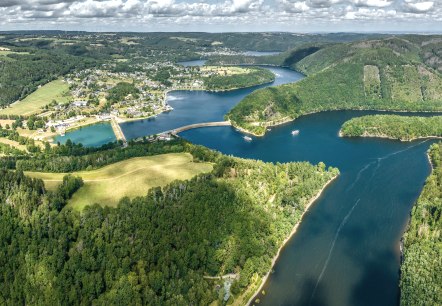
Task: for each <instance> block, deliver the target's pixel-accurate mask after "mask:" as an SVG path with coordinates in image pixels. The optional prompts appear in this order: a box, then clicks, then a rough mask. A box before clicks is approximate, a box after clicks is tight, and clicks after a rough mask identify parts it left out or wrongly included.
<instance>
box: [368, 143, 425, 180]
mask: <svg viewBox="0 0 442 306" xmlns="http://www.w3.org/2000/svg"><path fill="white" fill-rule="evenodd" d="M427 141H429V139H427V140H424V141H421V142H419V143H417V144H415V145H413V146H410V147H408V148H406V149H403V150H399V151H396V152H393V153H390V154H387V155H385V156H383V157H379V158H377V165H376V168H375V169H374V170H373V173H372V175H371V178H370V181H371V180H372V179H373V177H374V176H375V174H376V172H377V171H378V169H379V167H380V166H381V162H382V161H383V160H385V159H387V158H390V157H392V156H394V155H397V154H400V153H403V152H405V151H408V150H411V149H413V148H415V147H417V146H420V145H421V144H423V143H425V142H427Z"/></svg>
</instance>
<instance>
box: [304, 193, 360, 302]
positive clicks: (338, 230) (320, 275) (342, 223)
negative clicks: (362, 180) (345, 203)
mask: <svg viewBox="0 0 442 306" xmlns="http://www.w3.org/2000/svg"><path fill="white" fill-rule="evenodd" d="M360 200H361V199H358V200H357V201H356V202H355V204H353V206H352V208H351V209H350V211H349V212H348V213H347V215H345V217H344V219H343V220H342V222H341V224H339V227H338V229H337V230H336V234H335V237H334V238H333V241H332V243H331V247H330V250H329V251H328V255H327V259H326V260H325V263H324V266H323V267H322V270H321V274H319V277H318V280H317V281H316V285H315V288H313V292H312V295H311V297H310V301H309V305H310V304H311V302H312V299H313V297H314V296H315V293H316V289H317V288H318V285H319V283H320V282H321V280H322V277H323V276H324V273H325V270H327V266H328V263H329V261H330V258H331V255H332V253H333V249H334V248H335V244H336V241H337V240H338V237H339V234H340V233H341V229H342V228H343V227H344V225H345V223H347V220H348V218H350V216H351V214H352V212H353V210H354V209H355V208H356V206H357V205H358V204H359V201H360Z"/></svg>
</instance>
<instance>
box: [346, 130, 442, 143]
mask: <svg viewBox="0 0 442 306" xmlns="http://www.w3.org/2000/svg"><path fill="white" fill-rule="evenodd" d="M338 135H339V137H343V138H344V137H348V138H356V137H364V138H382V139H390V140H399V141H401V142H411V141H414V140H421V139H442V136H434V135H430V136H419V137H413V138H407V139H405V138H397V137H392V136H388V135H383V134H370V133H364V134H362V135H360V136H350V135H344V133H342V131H341V130H340V131H339V133H338Z"/></svg>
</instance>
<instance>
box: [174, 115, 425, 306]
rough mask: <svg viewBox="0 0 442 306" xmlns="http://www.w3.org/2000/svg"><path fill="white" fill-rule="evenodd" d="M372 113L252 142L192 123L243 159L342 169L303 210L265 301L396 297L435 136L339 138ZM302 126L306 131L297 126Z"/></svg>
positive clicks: (192, 136)
mask: <svg viewBox="0 0 442 306" xmlns="http://www.w3.org/2000/svg"><path fill="white" fill-rule="evenodd" d="M372 113H374V112H356V111H339V112H324V113H319V114H313V115H308V116H304V117H301V118H299V119H297V120H296V121H295V122H293V123H290V124H286V125H284V126H280V127H276V128H273V129H272V130H271V131H270V132H269V133H268V134H267V135H266V136H265V137H262V138H253V140H252V141H251V142H246V141H244V139H243V135H242V134H241V133H239V132H237V131H236V130H235V129H234V128H231V127H210V128H204V129H195V130H189V131H185V132H183V133H181V134H180V136H182V137H184V138H185V139H187V140H189V141H191V142H193V143H197V144H201V145H204V146H207V147H209V148H212V149H215V150H218V151H220V152H222V153H225V154H232V155H235V156H239V157H244V158H253V159H261V160H264V161H269V162H289V161H309V162H311V163H314V164H316V163H318V162H320V161H323V162H325V163H326V164H327V165H328V166H334V167H338V168H339V169H340V171H341V175H340V176H339V178H338V179H337V180H335V181H334V182H333V183H332V184H331V185H330V186H329V187H328V188H327V189H326V191H325V192H324V193H323V195H322V196H321V198H320V199H319V200H318V201H316V203H315V204H314V205H313V206H312V207H311V208H310V209H309V211H308V212H307V213H306V215H305V216H304V218H303V220H302V222H301V224H300V226H299V228H298V230H297V233H296V234H295V235H294V236H293V237H292V239H290V240H289V242H288V243H287V245H286V247H285V248H284V249H283V251H282V252H281V254H280V257H279V259H278V261H277V263H276V265H275V267H274V272H273V273H272V274H271V276H270V277H269V279H268V281H267V283H266V285H265V287H264V290H265V292H266V294H265V295H262V294H259V295H258V298H259V299H260V300H261V302H260V304H259V305H317V306H319V305H322V306H324V305H327V306H328V305H330V306H346V305H348V306H359V305H360V306H373V305H379V306H381V305H385V306H387V305H388V306H390V305H397V304H398V297H399V288H398V284H399V260H400V252H399V242H400V238H401V236H402V234H403V231H404V229H405V226H406V223H407V220H408V216H409V212H410V210H411V208H412V205H413V203H414V202H415V200H416V198H417V197H418V195H419V193H420V191H421V189H422V187H423V183H424V181H425V179H426V177H427V176H428V174H429V172H430V168H429V164H428V161H427V157H426V154H425V153H426V150H427V149H428V147H429V145H430V143H431V142H432V141H429V140H420V141H415V142H411V143H410V142H406V143H404V142H399V141H391V140H381V139H367V138H365V139H364V138H353V139H350V138H340V137H339V136H338V131H339V129H340V126H341V125H342V124H343V123H344V122H345V121H346V120H348V119H350V118H352V117H356V116H361V115H366V114H372ZM295 129H298V130H299V131H300V133H299V135H297V136H292V135H291V131H292V130H295Z"/></svg>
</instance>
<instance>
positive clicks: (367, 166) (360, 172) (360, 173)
mask: <svg viewBox="0 0 442 306" xmlns="http://www.w3.org/2000/svg"><path fill="white" fill-rule="evenodd" d="M375 162H376V161H373V162H371V163H369V164H366V165H365V166H364V167H363V168H362V169H361V170H359V172H358V174H357V175H356V179H355V180H354V181H353V183H352V184H351V185H350V186H348V188H347V189H346V190H345V191H346V192H348V191H350V190H351V189H352V188H353V187H354V186H355V185H356V183H357V182H358V181H359V179H360V178H361V175H362V172H364V171H365V170H367V169H368V168H369V167H370V166H371V165H372V164H374V163H375Z"/></svg>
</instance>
